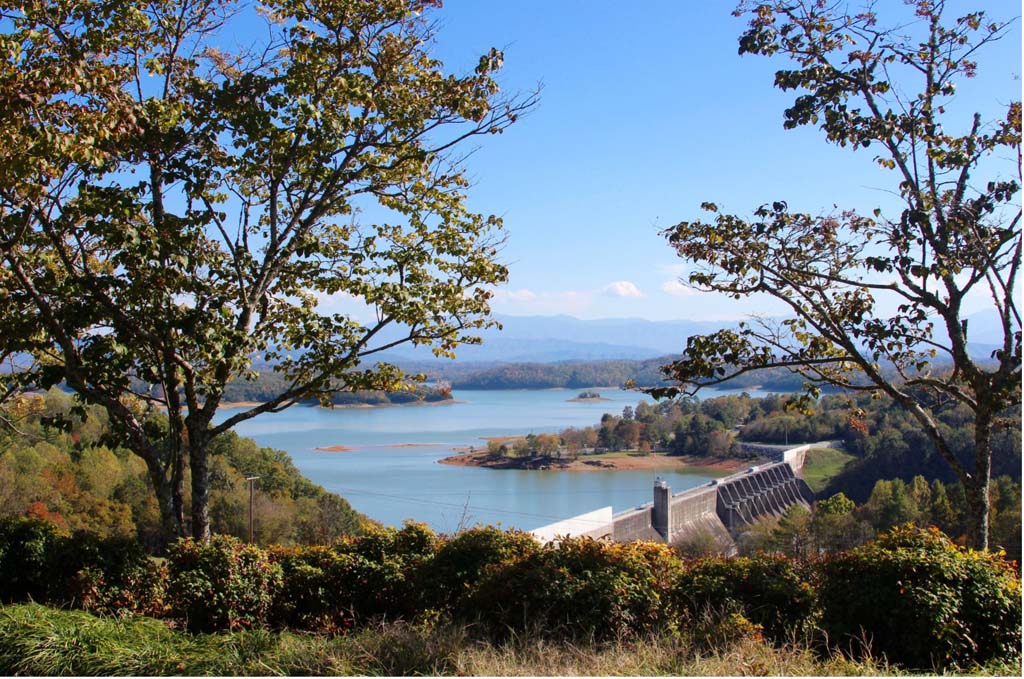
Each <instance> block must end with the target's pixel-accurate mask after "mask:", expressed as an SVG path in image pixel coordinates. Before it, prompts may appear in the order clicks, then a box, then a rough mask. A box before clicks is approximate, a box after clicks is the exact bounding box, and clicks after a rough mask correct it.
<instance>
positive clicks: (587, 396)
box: [568, 391, 611, 403]
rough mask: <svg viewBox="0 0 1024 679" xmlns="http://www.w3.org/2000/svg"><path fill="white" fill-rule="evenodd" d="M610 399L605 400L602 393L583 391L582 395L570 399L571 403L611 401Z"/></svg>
mask: <svg viewBox="0 0 1024 679" xmlns="http://www.w3.org/2000/svg"><path fill="white" fill-rule="evenodd" d="M610 400H611V399H610V398H604V397H603V396H601V394H600V393H598V392H596V391H581V392H580V395H579V396H577V397H576V398H570V399H569V400H568V402H569V403H578V402H580V401H610Z"/></svg>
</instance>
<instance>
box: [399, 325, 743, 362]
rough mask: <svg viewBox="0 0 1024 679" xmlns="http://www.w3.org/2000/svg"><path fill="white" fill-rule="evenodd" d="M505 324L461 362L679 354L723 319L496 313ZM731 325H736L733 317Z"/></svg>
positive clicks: (462, 354)
mask: <svg viewBox="0 0 1024 679" xmlns="http://www.w3.org/2000/svg"><path fill="white" fill-rule="evenodd" d="M495 320H497V321H498V322H499V323H501V325H502V329H501V330H498V329H497V328H490V329H488V330H484V331H483V332H481V333H480V336H481V337H482V338H483V341H484V343H483V344H482V345H477V346H463V347H459V349H458V350H457V351H456V354H457V355H458V360H459V362H463V361H472V362H485V363H492V362H499V361H500V362H509V363H519V362H526V361H532V362H540V363H553V362H557V361H571V360H586V361H598V360H621V359H627V360H643V359H647V358H655V357H657V356H664V355H666V354H678V353H680V352H681V351H682V349H683V347H684V346H686V338H687V337H689V336H690V335H698V334H706V333H711V332H714V331H716V330H718V329H720V328H722V327H724V326H726V325H730V324H728V323H726V324H723V323H721V322H719V321H648V320H644V319H640V318H606V319H598V320H582V319H579V318H573V317H572V316H502V315H497V316H495ZM731 325H735V323H732V324H731ZM387 358H389V359H391V360H399V361H408V360H415V361H421V360H430V358H431V355H430V352H429V350H425V349H424V348H422V347H419V348H413V347H403V348H399V349H395V350H392V351H389V352H387Z"/></svg>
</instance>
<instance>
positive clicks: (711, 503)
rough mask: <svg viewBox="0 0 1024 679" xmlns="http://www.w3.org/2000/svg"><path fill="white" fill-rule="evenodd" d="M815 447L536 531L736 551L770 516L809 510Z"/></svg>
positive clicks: (657, 488)
mask: <svg viewBox="0 0 1024 679" xmlns="http://www.w3.org/2000/svg"><path fill="white" fill-rule="evenodd" d="M828 445H831V444H830V443H813V444H806V445H801V446H796V447H794V448H789V449H786V450H780V451H777V452H775V453H774V455H773V456H774V457H775V460H774V461H772V462H770V463H767V464H762V465H758V466H754V467H751V468H749V469H747V470H746V471H744V472H739V473H737V474H732V475H731V476H726V477H724V478H721V479H715V480H713V481H710V482H709V483H706V484H704V485H702V486H698V487H697V488H691V489H690V490H686V491H683V492H681V493H676V494H673V493H672V489H671V488H669V486H668V484H667V483H665V482H664V481H661V480H658V481H655V484H654V499H653V501H652V502H649V503H647V504H645V505H641V506H639V507H637V508H635V509H627V510H625V511H622V512H619V513H618V514H614V513H613V512H612V508H611V507H603V508H601V509H597V510H595V511H592V512H588V513H586V514H580V515H579V516H574V517H572V518H570V519H565V520H563V521H558V522H557V523H553V524H550V525H547V526H542V527H541V528H536V529H534V530H532V531H530V532H531V533H532V534H533V535H535V536H536V537H537V538H538V539H540V540H543V541H546V542H551V541H554V540H557V539H559V538H563V537H577V536H587V537H592V538H595V539H601V538H604V539H610V540H614V541H615V542H632V541H634V540H649V541H653V542H664V543H668V544H670V545H672V544H682V543H687V542H691V541H694V540H698V539H699V540H705V541H706V540H712V541H713V542H714V544H715V545H716V546H717V547H718V551H720V552H722V553H725V554H735V553H736V551H737V550H736V538H737V537H738V536H739V535H741V534H742V533H744V532H745V531H747V530H748V529H749V527H750V526H751V525H752V524H753V523H754V522H756V521H757V520H758V519H760V518H762V517H764V516H774V517H780V516H782V514H784V513H785V511H786V510H787V509H788V508H789V507H791V506H793V505H795V504H799V505H803V506H805V507H809V506H810V504H811V503H812V502H813V501H814V493H813V492H812V491H811V489H810V488H809V487H808V486H807V483H806V482H804V480H803V478H801V473H802V471H803V464H804V457H805V455H806V453H807V451H808V450H809V449H810V448H812V447H822V446H828Z"/></svg>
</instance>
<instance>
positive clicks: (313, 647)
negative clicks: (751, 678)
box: [0, 604, 1019, 676]
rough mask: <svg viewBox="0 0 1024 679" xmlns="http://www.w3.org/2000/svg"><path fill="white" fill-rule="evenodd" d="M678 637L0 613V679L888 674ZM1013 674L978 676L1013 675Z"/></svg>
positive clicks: (803, 655) (879, 667)
mask: <svg viewBox="0 0 1024 679" xmlns="http://www.w3.org/2000/svg"><path fill="white" fill-rule="evenodd" d="M700 649H701V647H700V646H698V645H694V644H691V643H688V642H687V641H686V640H685V639H680V638H678V637H671V638H670V637H666V638H658V637H652V638H648V639H641V640H624V641H617V642H609V643H603V644H594V643H581V642H576V643H569V642H564V643H558V642H552V641H550V640H547V641H546V640H544V639H540V638H537V637H535V636H534V635H530V634H523V633H521V634H518V635H513V636H512V637H511V638H509V639H508V640H507V641H505V642H503V643H502V644H498V645H493V644H488V643H482V642H478V641H472V640H471V635H469V634H468V633H467V630H466V629H465V628H462V627H457V626H448V625H434V626H416V625H411V624H406V623H388V624H381V625H378V626H376V627H369V628H366V629H363V630H361V631H359V632H357V633H354V634H352V635H349V636H345V637H326V636H318V635H305V634H294V633H289V632H281V633H277V632H268V631H263V630H256V631H243V632H233V633H230V634H227V633H223V634H201V635H190V634H186V633H183V632H178V631H174V630H171V629H169V628H168V627H166V626H165V625H164V624H163V623H161V622H159V621H157V620H153V619H148V618H141V617H136V618H124V619H114V618H99V617H95V616H93V615H90V614H88V613H84V612H81V611H62V610H55V609H51V608H46V607H43V606H40V605H37V604H25V605H18V606H8V607H4V608H0V674H21V675H115V676H117V675H181V674H184V675H239V676H247V675H296V674H298V675H313V676H318V675H319V676H323V675H371V676H373V675H391V676H416V675H477V676H479V675H490V676H516V675H540V676H545V675H547V676H551V675H605V676H607V675H676V676H695V675H696V676H701V675H703V676H707V675H734V676H735V675H761V676H765V675H790V676H793V675H892V674H896V673H897V672H896V671H895V670H894V669H893V668H891V667H889V666H887V665H885V664H882V663H879V662H877V661H875V660H873V659H872V658H870V657H868V658H867V659H864V660H859V661H857V662H854V661H851V660H848V659H846V658H843V657H841V656H836V657H831V658H819V657H817V656H816V655H815V654H814V653H813V652H812V651H810V650H809V649H808V648H806V647H802V646H799V645H791V646H784V647H781V648H773V647H772V646H771V645H769V644H767V643H765V642H763V641H761V640H760V639H759V638H756V637H746V638H742V639H740V640H738V641H736V642H734V643H732V644H731V645H729V646H728V647H726V648H723V649H720V650H714V651H702V650H700ZM1018 669H1019V668H1009V667H1007V668H985V671H986V672H992V673H1010V674H1014V673H1017V672H1016V671H1017V670H1018Z"/></svg>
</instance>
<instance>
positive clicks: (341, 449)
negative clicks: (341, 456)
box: [313, 445, 352, 453]
mask: <svg viewBox="0 0 1024 679" xmlns="http://www.w3.org/2000/svg"><path fill="white" fill-rule="evenodd" d="M313 450H315V451H317V452H318V453H351V452H352V448H349V447H348V446H340V445H339V446H323V447H320V448H314V449H313Z"/></svg>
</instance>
